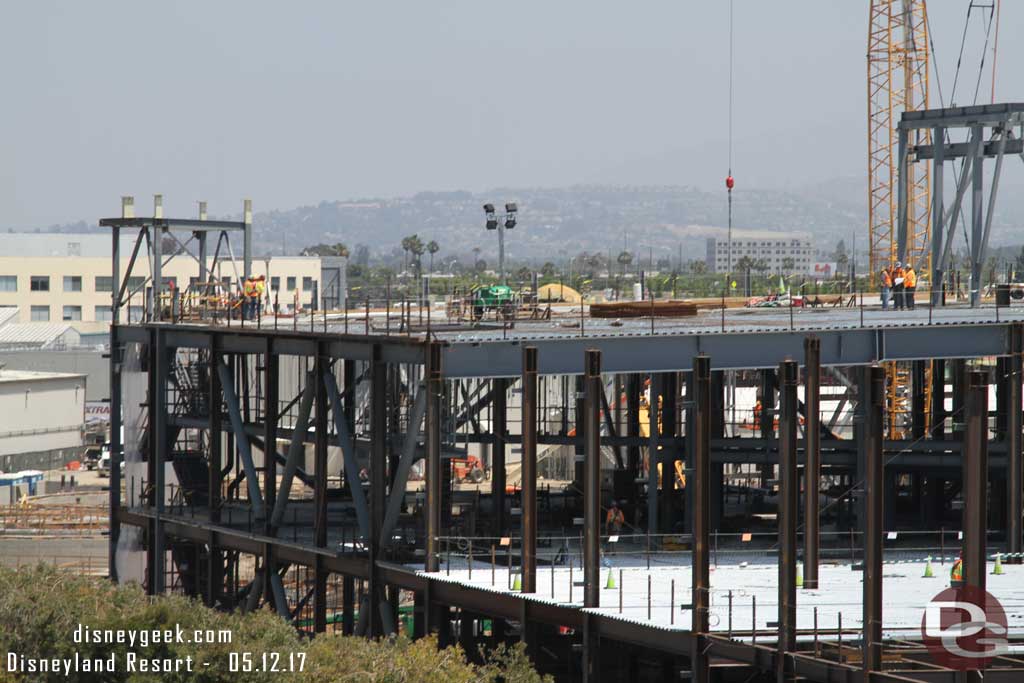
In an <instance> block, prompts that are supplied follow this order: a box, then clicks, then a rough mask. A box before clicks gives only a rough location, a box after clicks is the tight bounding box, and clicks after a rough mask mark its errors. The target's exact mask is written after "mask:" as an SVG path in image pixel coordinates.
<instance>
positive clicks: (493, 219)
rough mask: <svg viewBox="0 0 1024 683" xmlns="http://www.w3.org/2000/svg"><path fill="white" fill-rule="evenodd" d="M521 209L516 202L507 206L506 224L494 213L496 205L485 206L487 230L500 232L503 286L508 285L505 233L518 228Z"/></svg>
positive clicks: (499, 258)
mask: <svg viewBox="0 0 1024 683" xmlns="http://www.w3.org/2000/svg"><path fill="white" fill-rule="evenodd" d="M518 213H519V208H518V207H517V206H516V203H515V202H508V203H506V204H505V222H504V224H499V223H498V215H497V214H496V213H495V212H494V204H491V203H487V204H484V214H485V215H486V216H487V223H486V226H487V229H488V230H497V231H498V279H499V280H500V282H501V284H503V285H505V284H508V283H507V282H506V281H505V231H506V230H511V229H512V228H514V227H516V218H517V215H518Z"/></svg>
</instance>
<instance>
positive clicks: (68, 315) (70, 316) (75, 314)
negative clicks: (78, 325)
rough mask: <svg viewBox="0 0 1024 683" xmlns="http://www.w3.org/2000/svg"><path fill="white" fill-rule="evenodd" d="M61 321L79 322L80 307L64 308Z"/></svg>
mask: <svg viewBox="0 0 1024 683" xmlns="http://www.w3.org/2000/svg"><path fill="white" fill-rule="evenodd" d="M61 319H62V320H81V319H82V307H81V306H65V307H64V314H63V315H62V316H61Z"/></svg>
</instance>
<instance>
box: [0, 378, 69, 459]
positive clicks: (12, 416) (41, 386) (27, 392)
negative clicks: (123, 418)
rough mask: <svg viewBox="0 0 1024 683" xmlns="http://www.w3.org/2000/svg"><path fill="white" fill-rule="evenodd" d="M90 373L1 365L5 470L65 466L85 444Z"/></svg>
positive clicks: (0, 444) (0, 453) (0, 449)
mask: <svg viewBox="0 0 1024 683" xmlns="http://www.w3.org/2000/svg"><path fill="white" fill-rule="evenodd" d="M85 383H86V377H85V375H79V374H72V373H58V372H30V371H27V370H8V369H6V368H0V471H3V472H12V471H14V472H17V471H19V470H24V469H46V468H48V467H50V466H53V467H59V466H60V465H62V464H63V463H64V462H67V461H69V460H73V459H75V457H77V456H78V454H79V453H80V451H81V447H82V445H83V443H82V438H83V431H84V426H85Z"/></svg>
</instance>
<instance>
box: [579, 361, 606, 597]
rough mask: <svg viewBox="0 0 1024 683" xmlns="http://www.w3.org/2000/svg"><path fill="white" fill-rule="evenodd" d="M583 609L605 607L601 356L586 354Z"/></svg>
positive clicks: (584, 373) (584, 366)
mask: <svg viewBox="0 0 1024 683" xmlns="http://www.w3.org/2000/svg"><path fill="white" fill-rule="evenodd" d="M583 381H584V399H583V401H584V411H583V412H584V418H583V453H584V455H583V458H584V460H583V543H584V549H583V606H584V607H587V608H593V607H599V606H600V604H601V597H600V596H601V583H600V581H601V576H600V574H601V392H603V391H604V386H603V385H602V383H601V352H600V351H597V350H593V349H588V350H587V351H586V353H585V354H584V364H583Z"/></svg>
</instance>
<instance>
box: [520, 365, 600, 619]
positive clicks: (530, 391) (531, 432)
mask: <svg viewBox="0 0 1024 683" xmlns="http://www.w3.org/2000/svg"><path fill="white" fill-rule="evenodd" d="M522 386H523V394H522V395H523V400H522V420H523V423H522V424H523V427H522V433H523V440H522V451H521V452H522V456H521V457H522V480H523V490H522V508H523V514H522V536H523V579H522V588H523V592H524V593H533V592H535V591H536V590H537V347H535V346H524V347H523V378H522ZM618 404H619V402H618V400H616V402H615V405H616V410H617V411H618ZM524 629H525V625H524Z"/></svg>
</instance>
